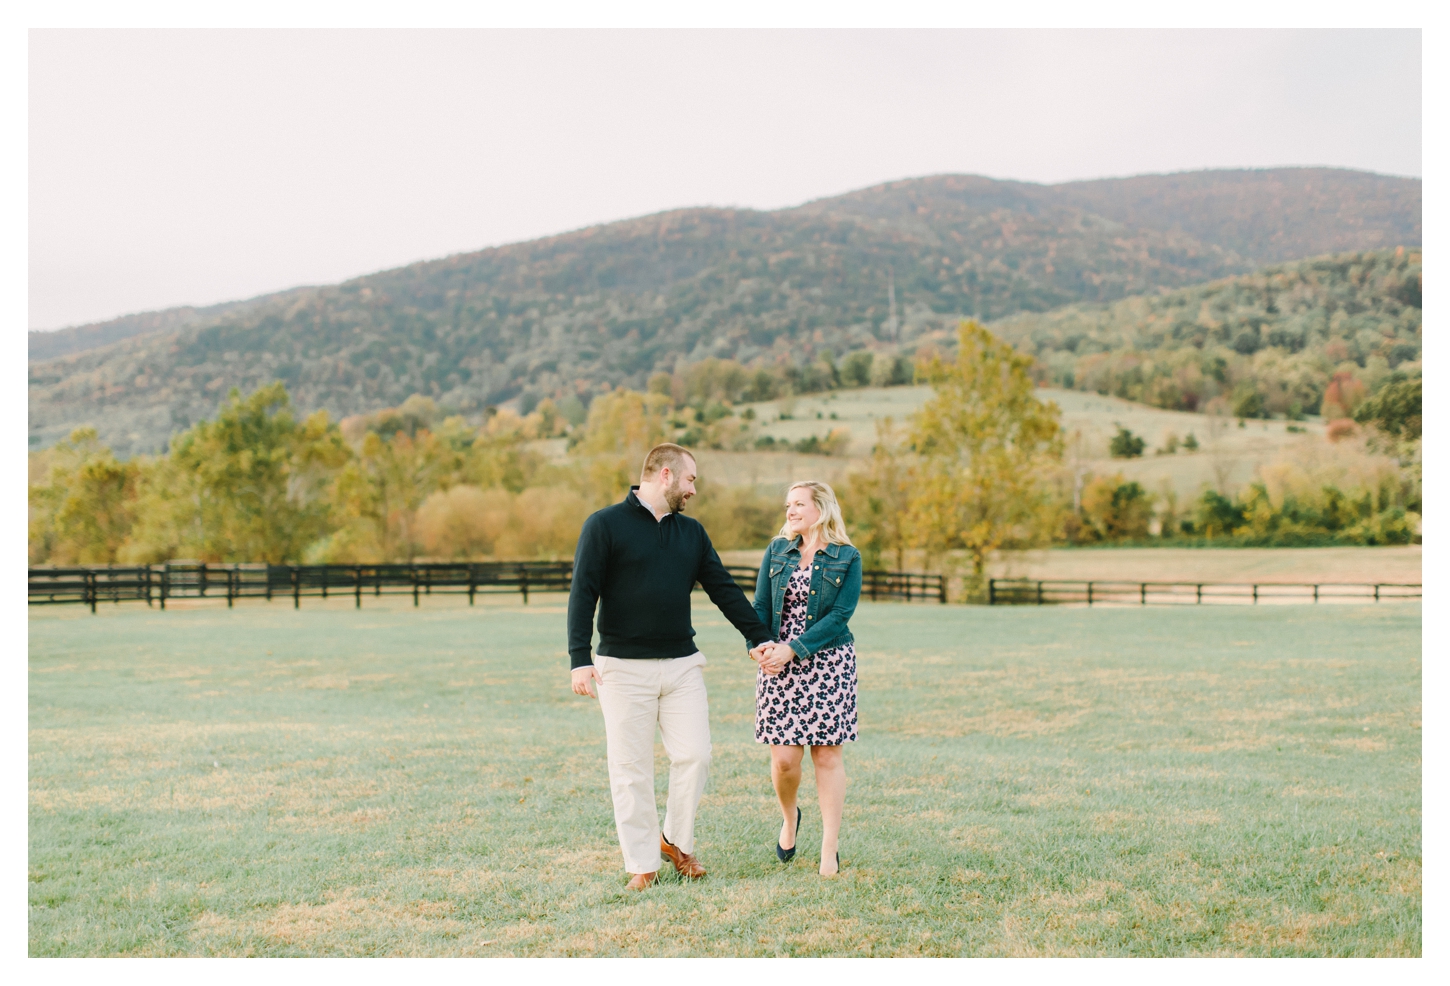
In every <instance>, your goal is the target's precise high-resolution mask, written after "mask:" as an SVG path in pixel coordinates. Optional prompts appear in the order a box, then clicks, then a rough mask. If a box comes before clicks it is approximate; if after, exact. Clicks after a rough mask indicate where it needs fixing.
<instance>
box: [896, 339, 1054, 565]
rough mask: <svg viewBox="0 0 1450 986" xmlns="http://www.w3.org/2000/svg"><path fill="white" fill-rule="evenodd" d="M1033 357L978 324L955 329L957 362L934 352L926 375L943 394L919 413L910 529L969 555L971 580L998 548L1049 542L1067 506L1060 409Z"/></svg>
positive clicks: (924, 540)
mask: <svg viewBox="0 0 1450 986" xmlns="http://www.w3.org/2000/svg"><path fill="white" fill-rule="evenodd" d="M1032 364H1033V360H1032V358H1031V357H1030V356H1024V355H1022V354H1021V353H1018V352H1017V351H1016V350H1015V349H1013V348H1012V347H1011V346H1009V345H1008V344H1007V343H1005V342H1002V341H1001V340H1000V339H998V338H997V337H996V336H994V335H992V334H991V333H990V332H988V331H987V330H986V329H984V328H982V326H981V325H979V324H977V323H976V322H963V323H962V324H961V326H960V327H959V329H958V331H957V356H956V359H955V361H952V362H947V361H946V360H944V359H942V357H940V356H934V357H932V358H931V359H930V360H928V361H926V362H925V363H924V365H923V366H922V367H921V375H922V376H923V377H924V378H925V380H926V381H927V382H928V383H930V384H931V385H932V387H933V388H934V389H935V391H936V394H935V396H934V397H933V398H932V399H931V400H930V401H928V402H927V403H926V405H925V406H924V407H923V408H922V409H921V410H920V411H919V412H917V414H916V417H915V420H914V422H913V426H912V430H911V438H912V444H913V445H914V446H915V447H916V450H917V452H918V454H919V455H920V456H921V464H920V468H919V471H918V480H917V482H916V484H915V486H914V488H913V491H912V498H911V499H912V504H911V523H912V526H913V531H914V534H915V540H916V541H917V543H918V544H920V545H922V546H923V547H925V548H926V549H927V551H928V553H929V554H932V553H935V552H938V551H944V550H947V549H949V548H955V547H962V548H965V549H966V551H967V555H968V557H969V559H970V563H971V568H972V578H973V581H972V583H971V586H970V587H969V591H975V587H976V586H977V584H978V583H980V582H981V581H982V580H983V579H984V578H985V572H986V567H987V560H988V558H989V557H990V556H991V554H992V552H993V551H996V550H997V549H999V548H1021V547H1029V546H1034V545H1039V544H1043V543H1045V542H1046V541H1047V540H1048V538H1049V537H1050V536H1051V534H1052V532H1053V530H1054V529H1055V527H1056V525H1057V515H1058V512H1059V508H1058V505H1057V502H1056V498H1055V496H1054V495H1053V490H1052V487H1051V486H1050V485H1049V483H1048V482H1047V476H1048V475H1049V474H1050V473H1051V472H1052V471H1053V470H1055V468H1056V467H1057V465H1058V464H1059V463H1060V462H1061V459H1062V438H1061V428H1060V426H1059V416H1060V412H1059V410H1058V407H1057V405H1056V404H1054V403H1051V402H1049V403H1046V404H1044V403H1043V402H1042V401H1040V400H1038V399H1037V396H1036V393H1035V389H1034V386H1033V382H1032Z"/></svg>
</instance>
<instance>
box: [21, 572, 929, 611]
mask: <svg viewBox="0 0 1450 986" xmlns="http://www.w3.org/2000/svg"><path fill="white" fill-rule="evenodd" d="M726 570H727V571H729V573H730V575H731V576H732V577H733V578H734V579H735V582H736V584H737V585H739V586H740V588H741V589H743V590H744V591H745V594H746V595H747V596H751V597H753V596H754V594H755V578H756V573H757V572H758V571H759V569H757V568H755V567H753V566H746V565H727V566H726ZM573 572H574V563H573V562H567V561H561V562H463V563H458V564H446V563H445V564H431V563H430V564H418V565H262V564H252V565H247V564H239V565H206V564H199V563H198V564H188V563H178V562H172V563H169V564H166V565H149V566H148V565H139V566H129V567H127V566H118V565H93V566H83V567H69V568H62V567H54V568H32V569H30V603H31V605H45V604H50V603H80V604H82V605H87V606H90V608H91V612H93V613H94V612H95V611H96V606H97V604H98V603H103V602H109V603H119V602H122V601H125V600H137V601H139V600H144V601H145V602H146V604H147V605H148V606H151V605H158V604H159V605H160V607H161V608H162V609H165V608H166V601H167V600H168V599H185V598H191V599H199V598H208V599H225V600H226V601H227V605H228V606H231V605H232V604H233V602H234V601H235V600H237V599H258V598H260V599H267V600H271V599H274V598H283V599H286V598H290V599H291V600H292V605H293V606H294V607H300V606H301V605H302V598H303V597H304V596H315V597H319V598H322V599H327V598H329V597H347V596H351V597H352V598H353V601H354V604H355V605H356V606H357V607H358V608H359V609H360V608H362V601H363V597H364V596H374V597H377V596H384V595H408V594H411V595H412V596H413V605H415V606H416V605H418V602H419V599H420V598H421V597H423V596H431V595H445V594H455V595H462V594H466V595H467V596H468V603H469V605H470V606H471V605H473V601H474V598H475V597H476V596H478V595H480V594H488V593H501V592H503V593H514V592H517V593H519V594H520V595H521V596H522V597H523V601H524V602H525V603H527V602H528V601H529V593H530V592H567V591H569V584H570V581H571V578H572V576H573ZM861 594H862V596H863V597H866V598H870V599H902V600H906V601H907V602H911V601H913V600H923V601H925V600H937V601H940V602H943V603H944V602H946V601H947V599H946V582H945V580H944V579H943V577H942V576H940V575H933V574H924V573H920V572H866V573H865V574H864V576H863V578H862V585H861Z"/></svg>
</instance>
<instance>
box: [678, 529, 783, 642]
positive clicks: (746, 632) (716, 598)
mask: <svg viewBox="0 0 1450 986" xmlns="http://www.w3.org/2000/svg"><path fill="white" fill-rule="evenodd" d="M700 536H701V537H702V538H704V550H703V551H702V552H701V557H700V569H699V573H698V574H697V575H696V579H697V580H698V581H699V583H700V586H701V588H703V589H704V590H705V594H706V595H708V596H709V597H710V601H711V602H712V603H714V604H715V605H716V607H718V608H719V610H720V612H722V613H724V614H725V618H726V619H727V620H729V621H730V622H731V623H733V624H735V629H737V630H739V631H740V634H741V636H743V637H744V638H745V641H746V643H747V644H749V645H750V646H751V647H754V646H755V645H756V644H761V643H764V642H765V641H767V640H769V639H770V627H768V626H766V625H765V624H764V623H762V622H761V621H760V617H759V616H757V615H756V612H755V607H754V606H752V605H751V604H750V600H748V599H746V598H745V593H744V592H743V591H741V589H740V586H739V585H737V584H736V582H735V579H734V578H732V577H731V575H730V573H729V572H727V571H726V570H725V565H724V563H723V562H721V561H720V556H719V555H718V554H716V553H715V546H714V545H713V544H711V543H710V536H709V535H708V534H706V533H705V530H704V528H701V529H700Z"/></svg>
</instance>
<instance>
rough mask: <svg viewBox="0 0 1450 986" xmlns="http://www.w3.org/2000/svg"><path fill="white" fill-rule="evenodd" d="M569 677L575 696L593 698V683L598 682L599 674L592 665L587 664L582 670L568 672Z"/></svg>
mask: <svg viewBox="0 0 1450 986" xmlns="http://www.w3.org/2000/svg"><path fill="white" fill-rule="evenodd" d="M569 677H570V678H572V679H573V684H574V694H575V695H588V696H589V697H590V698H593V697H594V682H596V681H598V680H599V672H598V671H597V670H596V669H595V667H594V665H592V664H588V665H585V666H584V667H582V668H575V669H574V670H573V671H571V672H569Z"/></svg>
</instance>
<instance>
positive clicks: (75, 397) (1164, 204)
mask: <svg viewBox="0 0 1450 986" xmlns="http://www.w3.org/2000/svg"><path fill="white" fill-rule="evenodd" d="M1419 241H1420V182H1419V181H1418V180H1417V179H1406V178H1392V177H1385V176H1379V175H1366V174H1362V173H1357V172H1348V171H1339V170H1333V169H1278V170H1268V171H1238V172H1198V173H1191V174H1182V175H1158V176H1142V177H1137V178H1128V179H1114V180H1105V181H1095V182H1076V183H1070V184H1066V185H1057V186H1044V185H1035V184H1031V183H1024V182H1008V181H994V180H991V179H987V178H980V177H975V176H962V175H946V176H938V177H932V178H922V179H913V180H909V181H898V182H890V183H887V184H884V185H879V186H876V187H873V188H869V189H863V190H861V191H858V192H853V193H849V194H847V195H843V196H838V197H835V198H830V199H823V200H819V201H816V202H811V203H807V204H806V205H803V206H800V207H797V208H793V209H782V210H778V211H774V212H760V211H753V210H743V209H735V210H731V209H683V210H676V211H672V212H667V213H661V214H659V215H654V216H647V217H642V218H639V219H633V220H627V221H623V222H618V223H611V224H608V225H605V226H598V227H592V228H589V229H584V230H579V231H576V232H572V233H567V234H563V235H560V236H555V237H549V238H545V239H541V240H535V241H531V242H528V243H520V244H513V245H509V246H504V247H498V248H493V249H489V250H483V251H479V252H476V253H470V254H460V255H457V256H453V257H448V258H444V259H442V260H436V261H429V262H425V263H419V264H413V265H410V266H407V267H403V268H399V269H396V270H391V271H383V272H380V273H376V274H371V275H368V276H365V277H360V278H357V279H354V280H352V281H348V282H345V283H343V284H339V285H332V286H324V287H316V288H302V289H295V290H292V291H289V292H284V293H282V294H278V295H272V296H265V297H262V298H258V299H253V300H251V301H248V302H243V303H236V304H231V305H227V306H217V307H216V308H214V309H208V310H200V311H197V310H188V311H185V312H182V311H181V310H172V311H170V312H161V313H152V314H150V315H147V316H131V317H129V319H127V320H116V321H115V322H112V323H103V324H102V325H99V326H84V327H79V328H75V329H67V330H62V331H61V332H59V333H46V334H43V335H44V336H45V338H41V336H42V334H39V333H33V334H32V337H31V339H32V342H31V347H32V348H31V353H32V360H31V363H30V385H29V396H30V443H31V447H32V448H38V447H44V446H47V445H49V444H51V443H53V442H54V441H56V440H58V439H59V438H61V437H64V435H66V434H67V433H68V432H69V431H70V430H71V429H72V428H74V427H76V426H78V425H81V424H86V423H90V424H94V425H95V426H96V427H97V428H98V429H99V430H100V432H101V436H102V438H103V440H105V441H106V442H108V443H109V444H111V445H112V446H113V447H114V448H115V449H116V451H117V452H118V454H121V455H129V454H135V453H137V452H143V451H152V450H156V449H159V448H161V447H163V445H164V444H165V442H166V441H167V439H168V438H169V436H170V435H171V434H172V433H173V432H174V431H175V430H177V429H179V428H184V427H186V426H188V425H190V424H191V423H192V422H194V421H195V420H197V419H199V418H201V417H205V416H209V415H210V414H212V413H213V412H214V411H215V408H216V406H217V403H218V401H219V400H220V399H221V398H222V397H223V396H224V394H225V393H226V391H227V390H228V389H229V388H231V387H233V386H236V387H240V388H242V389H243V390H247V389H251V388H253V387H256V386H258V385H260V384H262V383H265V382H267V381H270V380H273V379H280V380H283V381H284V382H286V384H287V385H288V388H289V390H290V391H291V392H292V394H293V396H294V399H295V400H296V402H297V404H298V406H299V407H300V408H301V409H302V410H304V411H307V410H313V409H316V408H326V409H328V410H329V411H330V412H332V413H333V414H334V415H335V416H341V415H345V414H354V413H359V412H365V411H371V410H375V409H377V408H379V407H384V406H389V405H396V404H398V403H400V402H401V401H402V400H403V399H404V398H405V397H407V396H408V395H409V394H412V393H423V394H429V395H432V396H433V397H435V399H437V400H438V401H439V403H440V404H441V405H443V406H444V407H446V408H452V409H457V410H458V411H462V412H465V413H468V412H476V411H479V410H481V409H482V408H483V407H484V406H485V405H488V404H496V403H499V402H502V401H506V400H509V399H512V398H515V397H522V398H524V399H525V400H535V399H537V398H539V397H542V396H554V395H559V394H562V393H564V392H570V393H573V392H578V393H580V395H581V396H582V397H584V398H585V399H586V400H587V399H588V397H590V396H592V394H593V393H595V392H597V391H598V389H599V388H600V387H601V386H605V385H627V386H634V387H640V386H642V385H643V383H644V381H645V379H646V378H647V377H648V375H649V374H650V373H652V372H654V371H656V370H660V369H673V368H674V367H675V365H676V364H677V363H678V362H679V361H681V360H685V361H694V360H698V359H703V358H705V357H709V356H718V357H730V358H733V359H736V360H740V361H741V362H746V363H750V362H775V361H779V360H793V361H796V362H800V361H803V360H806V359H810V358H813V357H814V356H816V355H818V354H819V353H820V352H822V351H823V350H831V351H833V352H835V353H841V352H843V351H846V350H850V349H859V348H863V347H867V348H876V349H892V348H898V347H907V348H911V347H913V344H914V341H915V340H917V339H919V338H920V337H921V336H922V335H924V334H927V333H930V332H933V331H934V330H937V329H940V328H941V327H943V326H944V325H946V324H947V323H949V322H951V321H953V320H954V319H956V318H958V317H960V316H974V317H978V318H981V319H984V320H996V319H1002V318H1005V317H1008V316H1012V315H1014V314H1018V313H1024V312H1039V313H1040V312H1047V311H1050V310H1052V309H1055V308H1058V307H1060V306H1063V305H1068V304H1073V303H1082V302H1088V303H1096V304H1104V303H1111V302H1114V301H1117V300H1119V299H1122V298H1125V297H1128V296H1132V295H1138V294H1142V293H1144V292H1156V291H1157V290H1159V289H1163V288H1168V289H1173V288H1181V287H1185V286H1188V285H1193V284H1198V283H1202V282H1205V281H1210V280H1214V279H1219V278H1223V277H1226V276H1229V275H1233V274H1239V273H1244V272H1248V271H1251V270H1253V269H1255V268H1257V267H1260V266H1263V264H1264V263H1266V262H1270V261H1274V260H1281V259H1284V258H1285V256H1296V255H1297V256H1303V255H1309V254H1318V253H1326V252H1330V251H1333V250H1339V249H1354V250H1369V249H1376V248H1382V247H1384V246H1386V245H1400V244H1403V245H1417V244H1418V243H1419ZM888 278H891V279H893V281H894V286H895V291H896V297H897V299H898V305H899V309H900V318H899V322H898V323H897V325H896V327H895V329H894V331H893V329H892V327H891V322H890V320H889V318H888V309H887V285H888ZM97 343H100V344H101V345H99V346H97V345H96V344H97Z"/></svg>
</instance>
